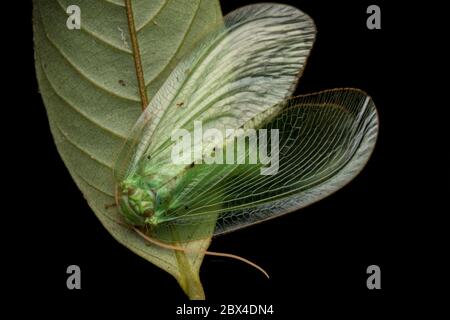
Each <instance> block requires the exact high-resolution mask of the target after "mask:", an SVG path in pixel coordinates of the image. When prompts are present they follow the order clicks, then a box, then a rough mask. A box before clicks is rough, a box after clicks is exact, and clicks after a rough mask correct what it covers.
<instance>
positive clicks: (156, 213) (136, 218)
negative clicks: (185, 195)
mask: <svg viewBox="0 0 450 320" xmlns="http://www.w3.org/2000/svg"><path fill="white" fill-rule="evenodd" d="M160 170H161V169H160ZM160 170H159V171H160ZM171 173H172V172H171ZM174 173H175V172H174ZM177 174H179V172H177ZM175 180H176V179H174V175H173V174H161V173H158V172H153V173H149V172H146V173H145V174H142V173H134V174H132V175H130V176H129V177H127V178H126V179H125V180H123V181H122V182H121V183H120V184H119V186H118V203H119V206H120V208H119V209H120V212H121V213H122V215H123V216H124V217H125V219H126V220H127V222H128V223H130V224H132V225H137V226H145V225H146V226H150V227H155V226H157V225H159V224H161V223H163V222H165V221H167V220H168V218H167V216H166V212H167V210H168V206H169V203H170V199H171V194H172V192H173V189H174V187H175V185H174V184H173V183H172V182H174V181H175Z"/></svg>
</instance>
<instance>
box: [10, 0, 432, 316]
mask: <svg viewBox="0 0 450 320" xmlns="http://www.w3.org/2000/svg"><path fill="white" fill-rule="evenodd" d="M221 2H222V5H223V12H224V14H226V13H227V12H229V11H231V10H232V9H235V8H238V7H240V6H242V5H245V4H249V3H253V2H256V1H247V0H222V1H221ZM282 2H283V3H288V4H292V5H294V6H296V7H298V8H299V9H301V10H303V11H305V12H306V13H308V14H309V15H310V16H311V17H312V18H313V19H314V20H315V23H316V25H317V29H318V35H317V40H316V43H315V47H314V49H313V50H312V53H311V56H310V59H309V61H308V65H307V66H306V69H305V72H304V75H303V77H302V79H301V80H300V83H299V86H298V90H297V94H301V93H308V92H315V91H319V90H323V89H328V88H335V87H356V88H360V89H362V90H364V91H366V92H368V93H369V94H370V95H371V96H372V97H373V99H374V101H375V103H376V105H377V108H378V111H379V117H380V134H379V139H378V142H377V146H376V149H375V152H374V154H373V156H372V158H371V159H370V161H369V163H368V165H367V167H366V168H365V169H364V171H363V172H362V173H361V174H360V175H359V176H358V177H357V178H356V179H354V180H353V181H352V182H351V183H350V184H349V185H347V186H346V187H345V188H343V189H342V190H340V191H339V192H337V193H335V194H334V195H332V196H330V197H328V198H326V199H324V200H322V201H320V202H319V203H316V204H314V205H312V206H310V207H307V208H305V209H302V210H301V211H299V212H295V213H291V214H289V215H287V216H284V217H282V218H280V219H275V220H272V221H270V222H267V223H263V224H259V225H256V226H253V227H251V228H247V229H244V230H241V231H237V232H234V233H232V234H229V235H226V236H223V237H219V238H216V239H214V240H213V243H212V245H211V247H210V249H211V250H213V251H219V252H230V253H234V254H237V255H241V256H243V257H246V258H248V259H250V260H252V261H254V262H256V263H258V264H259V265H261V266H262V267H264V268H265V269H266V270H267V271H268V272H269V274H270V275H271V279H270V280H267V279H265V278H264V277H263V276H262V275H261V274H260V273H259V272H257V271H255V270H254V269H252V268H250V267H248V266H247V265H245V264H242V263H239V262H236V261H233V260H229V259H223V258H214V257H205V260H204V263H203V266H202V269H201V274H200V275H201V279H202V282H203V285H204V289H205V293H206V297H207V304H222V303H235V304H248V303H254V304H273V305H274V309H275V315H274V316H273V317H272V318H280V319H291V318H293V317H292V315H293V314H295V315H296V316H301V315H302V312H304V311H305V310H306V309H308V308H311V306H317V307H313V310H314V311H315V312H316V313H318V314H319V313H322V312H332V313H334V314H339V313H340V312H341V311H344V312H345V314H347V313H348V312H351V313H353V312H356V313H357V314H360V315H361V317H362V318H365V317H366V316H365V315H367V314H372V313H374V312H381V313H385V312H386V311H385V310H386V307H388V306H395V305H398V304H399V303H400V302H399V301H400V298H401V297H404V296H405V295H406V294H407V293H409V294H411V293H412V294H413V295H414V292H415V290H419V289H418V287H419V284H420V283H421V282H424V281H426V280H425V279H424V278H423V277H421V276H417V274H416V276H411V271H412V270H416V271H417V268H418V267H417V266H418V264H417V263H419V260H422V258H418V256H417V255H416V253H417V252H418V251H420V250H422V249H423V248H422V247H421V246H423V243H422V241H421V237H424V236H423V235H424V232H425V231H426V230H425V229H426V228H427V226H426V225H425V224H423V225H422V226H421V227H420V228H417V229H416V227H412V225H413V223H414V222H417V219H418V218H417V217H416V215H414V214H413V213H414V212H421V213H422V215H427V214H428V213H429V212H431V211H433V209H432V198H428V195H427V194H424V193H420V192H419V191H420V190H421V187H419V186H423V185H424V184H425V183H424V182H423V181H425V178H426V176H425V174H422V173H420V174H418V175H417V174H415V175H413V174H412V173H416V172H417V171H420V170H418V168H420V166H421V165H423V162H422V160H423V159H422V158H421V157H422V156H421V154H423V153H425V154H426V153H427V152H428V150H431V148H432V145H430V143H428V141H427V140H426V138H425V137H424V136H423V135H422V134H420V133H419V132H417V131H416V130H415V128H416V125H415V121H417V120H418V119H419V118H421V117H422V116H423V117H426V112H421V111H420V110H423V109H422V108H423V107H424V106H423V105H421V104H420V103H419V91H420V90H421V89H418V88H419V87H420V82H421V81H423V80H426V78H425V79H424V78H423V77H421V76H419V73H420V72H421V69H422V68H424V58H423V57H422V56H421V52H420V50H421V46H417V47H415V49H416V50H410V48H411V40H417V39H419V40H420V39H421V37H424V33H425V31H424V30H423V28H421V27H420V26H417V24H415V21H416V18H415V17H417V16H416V15H415V13H412V12H411V11H409V10H410V9H409V8H410V6H408V5H406V3H407V2H404V3H401V2H400V1H398V2H397V1H321V0H311V1H307V0H304V1H302V0H297V1H287V0H284V1H282ZM393 2H395V4H394V3H393ZM26 4H27V5H26ZM371 4H377V5H379V6H380V7H381V10H382V29H381V30H368V29H367V28H366V19H367V17H368V15H367V14H366V8H367V7H368V6H369V5H371ZM415 9H417V8H415ZM20 10H21V12H22V16H21V19H23V21H30V22H27V23H22V24H16V25H15V29H14V30H15V33H14V34H15V35H16V36H19V33H20V36H19V37H15V38H14V39H15V40H14V43H15V46H16V48H20V49H17V50H14V51H13V52H12V54H13V55H15V56H16V57H17V58H19V59H20V61H21V63H20V64H17V66H16V70H15V73H14V74H15V75H17V77H16V78H12V80H11V81H12V82H13V84H15V86H14V87H15V88H17V86H19V87H20V96H19V97H20V99H18V100H16V101H14V100H13V101H12V102H13V103H12V105H10V106H9V107H10V108H12V109H14V110H15V111H19V112H18V113H17V115H15V116H16V119H19V120H20V126H19V127H17V126H15V129H14V130H15V131H14V132H17V134H16V135H15V137H14V139H7V140H8V141H9V142H10V143H11V144H12V147H11V149H10V150H13V152H12V154H14V155H16V159H17V161H15V164H16V165H18V167H17V168H10V169H9V168H8V169H7V171H9V172H7V173H8V174H11V177H12V179H10V180H9V181H16V182H17V185H15V184H14V185H11V184H9V185H8V184H7V186H8V188H9V189H10V190H9V191H12V193H13V194H14V196H13V197H14V198H13V199H14V201H13V203H12V204H11V206H12V207H13V208H14V210H13V212H14V214H13V215H10V214H7V213H5V215H7V216H8V218H11V219H12V220H13V222H12V223H11V224H9V226H11V227H8V228H6V229H8V230H9V231H13V234H14V235H13V236H12V237H10V238H9V242H8V243H9V244H13V246H10V247H12V248H13V249H12V250H11V251H13V253H14V258H12V259H9V260H7V261H5V262H4V264H7V265H8V266H9V267H11V270H13V271H14V273H12V274H11V275H10V274H7V276H6V277H7V278H9V279H8V280H11V281H12V282H13V284H14V286H13V288H14V289H13V290H14V292H15V293H17V294H18V297H19V298H21V299H25V297H27V298H26V299H27V301H28V302H30V301H35V302H36V301H41V300H42V303H39V305H40V307H41V308H43V309H47V307H49V308H50V307H52V306H55V305H64V306H69V307H70V306H71V309H82V310H84V308H85V307H86V306H88V305H92V304H97V307H100V308H105V309H111V307H114V308H115V307H118V308H120V309H124V310H144V311H146V312H147V314H148V315H150V316H151V315H154V314H156V313H159V314H161V316H163V318H164V319H165V318H171V317H174V315H175V307H176V306H179V305H182V304H183V303H185V302H186V303H188V300H187V298H186V296H185V295H184V293H183V292H182V290H181V289H180V288H179V286H178V284H177V283H176V281H175V280H174V279H173V278H172V277H171V276H170V275H168V274H167V273H165V272H164V271H162V270H160V269H158V268H156V267H154V266H153V265H152V264H150V263H148V262H147V261H145V260H143V259H142V258H140V257H138V256H137V255H135V254H133V253H132V252H131V251H129V250H128V249H126V248H125V247H123V246H122V245H120V244H119V243H118V242H116V241H115V240H114V239H113V238H112V236H110V235H109V233H108V232H107V231H106V230H105V229H104V228H103V227H102V226H101V224H100V222H99V221H98V220H97V218H96V217H95V215H94V214H93V212H92V211H91V210H90V208H89V207H88V205H87V203H86V201H85V200H84V199H83V196H82V195H81V193H80V191H79V190H78V189H77V187H76V185H75V183H74V182H73V181H72V179H71V177H70V175H69V173H68V171H67V170H66V169H65V167H64V164H63V162H62V160H61V159H60V157H59V155H58V153H57V151H56V148H55V145H54V143H53V140H52V137H51V134H50V130H49V127H48V122H47V118H46V112H45V108H44V105H43V103H42V100H41V97H40V95H39V93H38V87H37V83H36V79H35V73H34V59H33V43H32V29H31V3H30V2H23V3H22V4H21V8H20ZM420 10H423V8H420ZM422 13H423V12H422ZM422 39H425V38H422ZM14 90H18V89H14ZM423 90H424V89H423ZM14 93H16V94H17V93H18V92H16V91H14ZM425 107H426V106H425ZM405 109H408V110H409V111H408V112H405ZM413 117H416V118H413ZM423 121H425V118H424V119H423ZM11 122H12V121H11ZM14 123H17V122H14ZM429 125H430V126H433V125H432V124H430V123H429ZM420 148H422V150H425V151H424V152H422V153H418V152H417V150H418V149H420ZM24 151H25V152H24ZM430 152H431V151H430ZM71 264H76V265H79V266H80V267H81V270H82V290H79V291H76V290H74V291H69V290H67V288H66V277H67V274H66V268H67V266H69V265H71ZM372 264H376V265H378V266H380V268H381V272H382V274H381V286H382V289H381V290H368V289H367V287H366V279H367V276H368V275H367V274H366V268H367V267H368V266H369V265H372ZM361 308H362V311H357V310H361ZM256 318H257V317H255V319H256Z"/></svg>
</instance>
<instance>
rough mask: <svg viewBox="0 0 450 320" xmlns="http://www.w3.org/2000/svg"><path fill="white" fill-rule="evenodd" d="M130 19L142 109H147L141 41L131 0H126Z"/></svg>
mask: <svg viewBox="0 0 450 320" xmlns="http://www.w3.org/2000/svg"><path fill="white" fill-rule="evenodd" d="M125 5H126V9H127V19H128V30H129V31H130V38H131V45H132V47H133V58H134V65H135V67H136V77H137V81H138V86H139V95H140V97H141V103H142V110H145V108H147V105H148V97H147V91H146V88H145V80H144V71H143V69H142V61H141V52H140V50H139V43H138V40H137V34H136V26H135V24H134V16H133V8H132V6H131V0H125Z"/></svg>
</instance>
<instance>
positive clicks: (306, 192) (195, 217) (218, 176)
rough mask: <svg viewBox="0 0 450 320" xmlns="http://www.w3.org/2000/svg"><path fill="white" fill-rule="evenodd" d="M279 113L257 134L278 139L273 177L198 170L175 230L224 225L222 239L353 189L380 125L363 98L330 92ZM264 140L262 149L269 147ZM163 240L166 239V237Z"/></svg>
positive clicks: (243, 168)
mask: <svg viewBox="0 0 450 320" xmlns="http://www.w3.org/2000/svg"><path fill="white" fill-rule="evenodd" d="M273 109H275V110H276V112H275V113H273V112H272V113H271V114H269V116H267V117H266V119H268V121H267V122H266V123H261V125H259V127H260V128H265V129H267V130H268V131H267V132H269V131H271V130H274V129H278V132H279V160H278V169H277V170H275V171H273V173H274V174H273V175H262V174H261V168H262V166H261V165H250V164H241V165H208V164H202V165H198V166H195V167H194V168H193V170H191V171H190V172H189V173H188V174H189V176H187V177H186V179H184V183H183V184H180V185H179V188H178V189H177V190H176V192H175V195H174V198H173V201H172V206H171V208H172V210H171V211H170V212H168V215H170V216H172V217H174V220H173V221H172V222H171V223H173V224H177V228H183V227H184V228H190V227H192V226H193V225H197V226H198V225H199V224H201V223H206V222H207V221H211V220H215V219H218V220H217V221H218V222H217V226H216V230H215V233H216V234H220V233H224V232H227V231H230V230H234V229H238V228H242V227H245V226H247V225H250V224H253V223H256V222H260V221H262V220H265V219H269V218H273V217H276V216H279V215H282V214H284V213H287V212H291V211H294V210H297V209H299V208H302V207H305V206H307V205H309V204H311V203H313V202H316V201H318V200H320V199H322V198H324V197H326V196H328V195H330V194H331V193H333V192H335V191H336V190H338V189H340V188H341V187H343V186H344V185H345V184H347V183H348V182H349V181H350V180H351V179H352V178H354V177H355V176H356V175H357V174H358V173H359V172H360V171H361V170H362V168H363V167H364V165H365V164H366V162H367V160H368V158H369V157H370V154H371V153H372V151H373V148H374V145H375V141H376V138H377V133H378V118H377V113H376V109H375V105H374V103H373V101H372V100H371V98H370V97H368V96H367V95H366V94H365V93H364V92H362V91H359V90H356V89H335V90H329V91H324V92H321V93H317V94H311V95H306V96H300V97H296V98H292V99H290V100H289V101H287V102H286V103H283V104H281V105H277V106H275V107H273ZM270 111H271V110H268V111H267V112H266V113H268V112H270ZM259 116H261V115H259ZM262 116H263V117H264V114H263V115H262ZM250 122H251V121H250ZM251 126H253V123H251ZM267 136H268V137H269V136H270V135H269V134H267ZM258 139H259V141H258V147H259V148H261V147H263V148H265V147H266V146H270V145H271V141H270V140H264V139H262V138H260V137H258ZM263 140H264V141H263ZM269 149H270V148H269ZM246 157H248V149H247V153H246ZM198 229H199V230H201V228H198ZM196 235H197V236H198V237H201V236H202V233H201V232H197V234H196ZM158 236H159V237H164V232H163V230H161V232H160V233H159V235H158Z"/></svg>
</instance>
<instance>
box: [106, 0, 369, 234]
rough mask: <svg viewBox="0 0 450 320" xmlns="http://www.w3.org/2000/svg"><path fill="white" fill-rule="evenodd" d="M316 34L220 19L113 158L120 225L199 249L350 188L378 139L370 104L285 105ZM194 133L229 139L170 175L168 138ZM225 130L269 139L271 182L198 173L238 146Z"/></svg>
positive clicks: (312, 101) (280, 24)
mask: <svg viewBox="0 0 450 320" xmlns="http://www.w3.org/2000/svg"><path fill="white" fill-rule="evenodd" d="M315 34H316V29H315V25H314V22H313V20H312V19H311V18H310V17H309V16H307V15H306V14H304V13H303V12H301V11H300V10H298V9H296V8H294V7H291V6H287V5H281V4H256V5H250V6H246V7H243V8H240V9H238V10H236V11H234V12H232V13H230V14H229V15H227V16H226V17H225V22H224V26H223V27H221V28H220V29H219V30H216V31H214V32H213V33H211V34H210V35H209V36H208V37H207V39H206V40H204V41H203V42H202V43H201V44H199V45H198V46H197V47H196V48H195V49H194V50H193V52H191V53H190V54H189V55H188V56H187V57H186V58H184V60H182V61H181V62H180V63H179V64H178V65H177V66H176V68H175V69H174V70H173V71H172V73H171V75H170V76H169V77H168V79H167V80H166V82H165V83H164V84H163V85H162V87H161V88H160V89H159V91H158V92H157V94H156V95H155V96H154V97H153V98H152V100H151V102H150V104H149V105H148V107H147V108H146V110H145V111H144V112H143V114H142V116H141V117H140V118H139V120H138V121H137V123H136V125H135V126H134V128H133V130H132V133H131V135H130V137H129V139H128V140H127V142H126V143H125V146H124V147H123V150H122V151H121V152H120V155H119V157H118V160H117V163H116V167H115V178H116V181H117V195H116V197H117V203H118V206H119V211H120V212H121V214H122V215H123V217H124V219H125V220H126V222H127V223H129V224H131V225H133V226H135V227H137V228H140V229H141V230H146V232H149V233H150V234H151V237H152V238H154V239H158V240H161V241H164V242H171V241H172V242H173V241H175V240H174V236H173V232H171V231H173V229H174V228H173V227H176V230H177V237H176V241H189V240H195V239H202V238H204V237H209V236H210V235H211V233H214V234H221V233H224V232H229V231H232V230H236V229H239V228H242V227H245V226H248V225H251V224H254V223H258V222H261V221H264V220H267V219H271V218H274V217H277V216H280V215H282V214H285V213H288V212H292V211H295V210H297V209H299V208H302V207H305V206H307V205H309V204H311V203H313V202H316V201H318V200H320V199H322V198H324V197H326V196H328V195H330V194H331V193H333V192H335V191H336V190H338V189H340V188H341V187H343V186H344V185H345V184H347V183H348V182H349V181H350V180H351V179H352V178H353V177H355V176H356V175H357V174H358V173H359V172H360V171H361V170H362V168H363V167H364V165H365V164H366V162H367V161H368V159H369V157H370V155H371V153H372V150H373V148H374V145H375V141H376V137H377V132H378V118H377V113H376V109H375V105H374V103H373V101H372V99H371V98H370V97H369V96H368V95H367V94H365V93H364V92H362V91H360V90H357V89H333V90H328V91H324V92H320V93H315V94H309V95H304V96H299V97H294V98H290V96H291V95H292V93H293V92H294V90H295V87H296V84H297V81H298V79H299V77H300V76H301V74H302V71H303V69H304V67H305V65H306V60H307V58H308V56H309V53H310V51H311V48H312V46H313V43H314V39H315ZM196 122H201V124H202V126H203V128H206V129H211V128H213V129H215V130H217V131H219V132H221V133H223V134H224V136H225V137H228V138H227V139H225V140H224V141H222V142H214V143H212V142H211V143H206V144H205V143H203V144H202V148H201V152H200V154H198V153H197V155H195V154H194V155H193V157H192V158H191V159H192V162H190V163H181V164H180V163H174V162H173V159H172V151H173V148H174V146H175V145H176V142H175V141H173V139H172V138H171V136H172V132H173V131H174V130H177V129H183V130H185V131H187V132H191V133H192V132H194V129H195V123H196ZM227 129H255V130H259V129H264V130H267V132H271V131H273V130H276V131H277V132H278V137H277V139H278V146H279V147H278V150H277V152H278V158H277V166H278V170H277V172H276V173H275V174H269V175H264V174H261V169H262V168H264V167H265V164H263V163H262V162H259V163H256V164H254V163H252V164H250V163H247V162H244V163H226V164H224V163H205V162H203V161H201V160H202V158H203V157H211V156H213V155H216V154H217V153H218V152H223V153H225V152H226V151H227V150H230V148H231V146H232V145H233V143H234V142H235V141H236V139H238V138H239V136H231V137H230V136H227V135H226V132H227ZM241 132H245V131H244V130H241ZM241 135H245V133H241ZM269 136H270V135H266V136H263V135H257V137H256V142H257V143H256V146H257V148H258V149H262V148H267V149H268V146H269V145H270V144H271V143H272V142H273V141H272V140H271V139H272V138H271V137H269ZM244 138H245V137H244ZM190 144H191V146H192V147H193V149H196V148H197V147H198V144H199V140H198V139H197V140H196V139H194V140H193V141H191V142H190ZM247 144H249V143H247ZM233 152H234V151H233ZM233 152H232V153H231V154H234V153H233ZM250 156H251V155H250V148H248V149H246V150H245V151H244V154H243V158H244V159H248V158H249V157H250ZM236 157H239V155H236ZM241 157H242V155H241ZM211 225H214V230H211Z"/></svg>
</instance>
